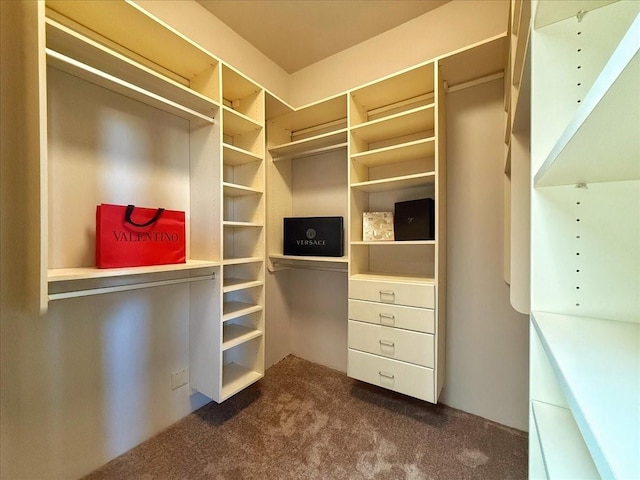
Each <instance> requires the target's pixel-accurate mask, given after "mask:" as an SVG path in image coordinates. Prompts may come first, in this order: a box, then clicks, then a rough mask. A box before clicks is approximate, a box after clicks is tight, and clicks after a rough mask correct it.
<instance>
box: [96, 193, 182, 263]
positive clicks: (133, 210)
mask: <svg viewBox="0 0 640 480" xmlns="http://www.w3.org/2000/svg"><path fill="white" fill-rule="evenodd" d="M185 258H186V249H185V221H184V212H179V211H176V210H165V209H164V208H158V209H153V208H141V207H134V206H133V205H127V206H125V205H110V204H106V203H103V204H102V205H98V207H97V209H96V266H97V267H98V268H113V267H137V266H142V265H165V264H169V263H185V261H186V260H185Z"/></svg>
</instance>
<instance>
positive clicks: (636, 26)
mask: <svg viewBox="0 0 640 480" xmlns="http://www.w3.org/2000/svg"><path fill="white" fill-rule="evenodd" d="M639 49H640V15H636V17H635V20H634V21H633V23H632V24H631V26H630V27H629V29H628V30H627V32H626V34H625V35H624V37H623V38H622V40H621V41H620V43H619V44H618V46H617V47H616V49H615V51H614V52H613V55H612V56H611V58H610V59H609V61H608V62H607V63H606V65H605V66H604V68H603V69H602V71H601V72H600V74H599V75H598V76H597V78H596V80H595V82H594V84H593V86H592V87H591V89H590V90H589V92H588V94H587V95H586V96H585V97H584V100H583V101H582V102H581V104H580V106H579V107H578V108H577V110H576V111H575V114H574V115H573V117H572V118H571V120H570V121H569V123H568V125H567V127H566V128H565V129H564V131H563V133H562V134H561V135H560V138H559V139H558V141H557V142H556V144H555V145H554V146H553V148H552V149H551V151H550V153H549V155H548V156H547V158H546V160H545V161H544V163H543V164H542V166H541V167H540V169H539V170H538V172H537V173H536V176H535V180H534V182H535V185H536V187H544V186H551V185H570V184H579V183H592V182H610V181H619V180H637V179H640V137H639V136H638V132H640V109H639V108H638V98H640V82H639V81H638V79H640V55H639V54H638V50H639ZM594 138H597V139H598V141H597V142H594V141H593V139H594Z"/></svg>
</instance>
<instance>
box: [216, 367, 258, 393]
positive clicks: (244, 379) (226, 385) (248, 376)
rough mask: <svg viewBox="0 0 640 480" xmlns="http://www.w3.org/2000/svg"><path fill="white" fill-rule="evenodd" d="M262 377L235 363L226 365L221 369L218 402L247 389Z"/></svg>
mask: <svg viewBox="0 0 640 480" xmlns="http://www.w3.org/2000/svg"><path fill="white" fill-rule="evenodd" d="M263 376H264V375H263V374H262V373H260V372H256V371H254V370H251V369H249V368H246V367H243V366H242V365H238V364H237V363H227V364H226V365H224V367H223V368H222V394H221V398H220V402H222V401H224V400H226V399H227V398H229V397H231V396H233V395H235V394H236V393H238V392H239V391H241V390H243V389H245V388H247V387H248V386H249V385H251V384H252V383H255V382H257V381H258V380H260V379H261V378H262V377H263Z"/></svg>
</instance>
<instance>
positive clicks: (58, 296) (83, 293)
mask: <svg viewBox="0 0 640 480" xmlns="http://www.w3.org/2000/svg"><path fill="white" fill-rule="evenodd" d="M214 278H215V273H214V274H211V275H200V276H197V277H185V278H176V279H173V280H159V281H157V282H143V283H133V284H130V285H116V286H113V287H98V288H88V289H85V290H73V291H69V292H60V293H51V294H49V300H63V299H66V298H77V297H87V296H90V295H102V294H104V293H115V292H124V291H128V290H139V289H142V288H153V287H162V286H165V285H175V284H179V283H190V282H202V281H205V280H213V279H214Z"/></svg>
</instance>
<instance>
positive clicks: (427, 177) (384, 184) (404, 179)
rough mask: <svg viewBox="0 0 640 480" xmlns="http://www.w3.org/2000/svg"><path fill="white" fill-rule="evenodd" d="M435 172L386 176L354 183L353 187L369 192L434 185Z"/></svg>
mask: <svg viewBox="0 0 640 480" xmlns="http://www.w3.org/2000/svg"><path fill="white" fill-rule="evenodd" d="M434 183H435V172H427V173H415V174H413V175H403V176H401V177H392V178H384V179H381V180H370V181H368V182H358V183H352V184H351V188H355V189H357V190H360V191H363V192H367V193H375V192H386V191H389V190H396V189H400V188H412V187H424V186H426V185H434Z"/></svg>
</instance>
